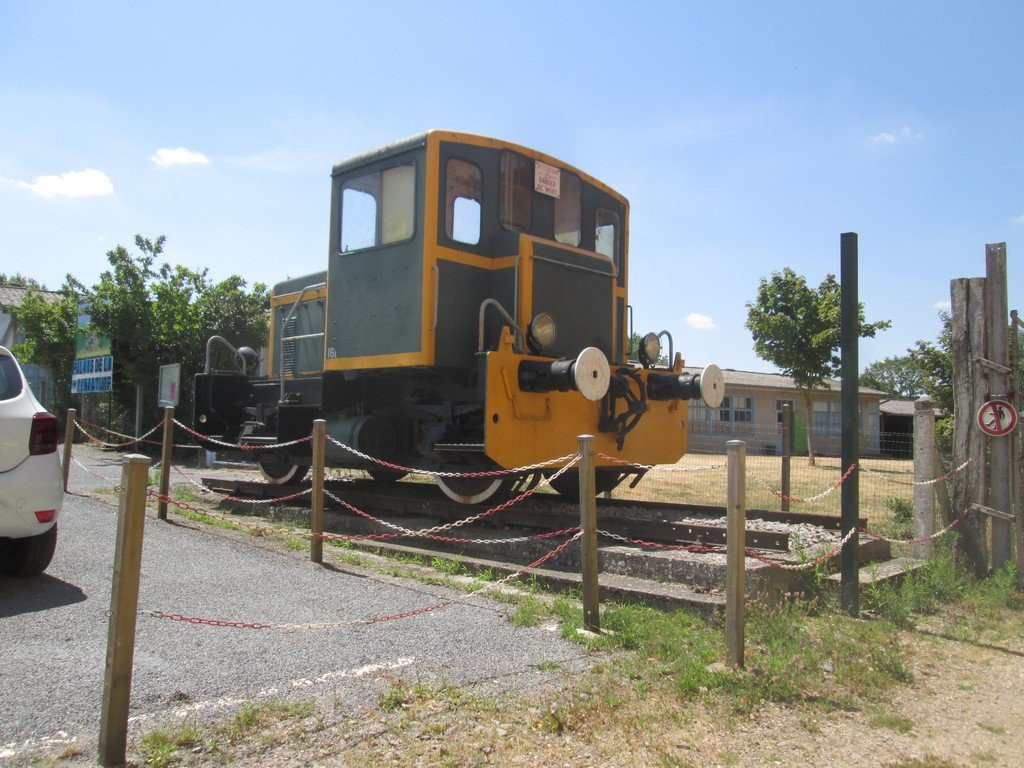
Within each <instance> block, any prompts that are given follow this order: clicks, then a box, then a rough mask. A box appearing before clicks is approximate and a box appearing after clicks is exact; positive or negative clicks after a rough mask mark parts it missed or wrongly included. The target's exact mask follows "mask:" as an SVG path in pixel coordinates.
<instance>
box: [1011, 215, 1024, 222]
mask: <svg viewBox="0 0 1024 768" xmlns="http://www.w3.org/2000/svg"><path fill="white" fill-rule="evenodd" d="M1010 221H1012V222H1013V223H1015V224H1024V213H1022V214H1021V215H1020V216H1018V217H1017V218H1015V219H1010Z"/></svg>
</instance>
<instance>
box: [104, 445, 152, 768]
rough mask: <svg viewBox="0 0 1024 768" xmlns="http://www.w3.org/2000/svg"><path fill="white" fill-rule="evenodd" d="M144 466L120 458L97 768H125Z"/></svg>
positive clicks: (135, 458)
mask: <svg viewBox="0 0 1024 768" xmlns="http://www.w3.org/2000/svg"><path fill="white" fill-rule="evenodd" d="M149 466H150V460H149V457H148V456H142V455H140V454H131V453H130V454H128V455H127V456H125V457H124V458H122V459H121V500H120V503H119V504H118V508H117V544H116V545H115V548H114V576H113V582H112V585H111V590H110V623H109V628H108V631H107V663H106V671H105V674H104V679H103V702H102V708H101V711H100V738H99V758H100V765H102V766H105V768H109V766H120V765H124V763H125V749H126V748H127V745H128V705H129V701H130V698H131V690H132V659H133V657H134V655H135V621H136V612H137V611H138V608H139V574H140V573H141V570H142V530H143V527H144V525H145V522H146V487H147V486H148V481H149Z"/></svg>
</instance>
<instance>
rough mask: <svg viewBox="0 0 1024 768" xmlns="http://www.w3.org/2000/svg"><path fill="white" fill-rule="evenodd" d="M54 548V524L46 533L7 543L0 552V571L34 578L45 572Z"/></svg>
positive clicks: (55, 536) (55, 540)
mask: <svg viewBox="0 0 1024 768" xmlns="http://www.w3.org/2000/svg"><path fill="white" fill-rule="evenodd" d="M56 548H57V526H56V524H55V525H54V526H53V527H51V528H50V530H48V531H47V532H46V533H40V534H39V535H38V536H28V537H26V538H24V539H14V540H13V541H9V542H7V545H6V546H5V547H4V548H3V550H0V570H2V571H3V572H4V573H6V574H8V575H11V576H35V575H37V574H40V573H42V572H43V571H45V570H46V566H48V565H49V564H50V561H51V560H53V551H54V549H56Z"/></svg>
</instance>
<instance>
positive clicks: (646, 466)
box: [594, 451, 727, 472]
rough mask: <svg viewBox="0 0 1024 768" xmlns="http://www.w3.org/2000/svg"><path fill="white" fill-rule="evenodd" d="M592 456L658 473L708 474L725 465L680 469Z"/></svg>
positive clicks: (611, 457) (610, 457)
mask: <svg viewBox="0 0 1024 768" xmlns="http://www.w3.org/2000/svg"><path fill="white" fill-rule="evenodd" d="M594 455H595V456H597V457H599V458H602V459H605V460H607V461H611V462H613V463H615V464H619V465H621V466H625V467H635V468H636V469H643V470H652V469H657V470H658V471H659V472H710V471H711V470H713V469H724V468H725V467H726V466H727V464H726V463H725V462H722V463H721V464H709V465H708V466H706V467H680V466H679V465H678V464H634V463H633V462H632V461H629V460H627V459H620V458H619V457H618V456H611V455H610V454H607V453H602V452H601V451H594Z"/></svg>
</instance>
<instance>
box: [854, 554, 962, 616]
mask: <svg viewBox="0 0 1024 768" xmlns="http://www.w3.org/2000/svg"><path fill="white" fill-rule="evenodd" d="M970 585H971V578H970V576H969V575H968V573H967V571H966V570H964V568H963V566H962V565H961V564H959V563H958V562H957V561H956V559H955V558H954V556H953V546H952V542H940V543H939V544H937V546H936V552H935V556H934V557H932V558H931V559H929V560H928V561H927V562H925V564H924V565H923V566H921V567H920V568H918V569H917V570H916V571H911V572H910V573H908V574H906V575H905V576H904V577H903V578H902V579H900V580H899V581H898V582H896V583H892V582H882V583H880V584H870V585H869V586H868V588H867V590H866V594H865V598H866V600H865V602H866V603H867V604H868V605H869V606H870V607H871V608H872V609H874V610H875V612H877V613H878V614H879V615H880V616H882V617H884V618H886V619H888V620H889V621H891V622H892V623H893V624H895V625H896V626H898V627H907V626H912V625H913V624H914V617H915V614H931V613H935V612H936V611H937V610H938V609H939V606H940V605H941V604H942V603H949V602H952V601H953V600H956V599H959V598H961V597H963V596H964V594H965V593H966V592H967V590H968V588H969V587H970Z"/></svg>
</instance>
